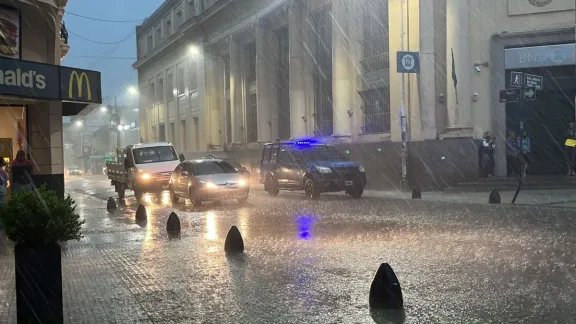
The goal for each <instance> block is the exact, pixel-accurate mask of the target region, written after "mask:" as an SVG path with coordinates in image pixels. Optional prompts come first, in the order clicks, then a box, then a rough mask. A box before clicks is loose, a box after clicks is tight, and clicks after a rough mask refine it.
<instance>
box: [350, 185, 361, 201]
mask: <svg viewBox="0 0 576 324" xmlns="http://www.w3.org/2000/svg"><path fill="white" fill-rule="evenodd" d="M346 193H347V194H349V195H350V197H352V198H356V199H358V198H360V197H362V194H363V193H364V188H361V187H353V188H350V189H346Z"/></svg>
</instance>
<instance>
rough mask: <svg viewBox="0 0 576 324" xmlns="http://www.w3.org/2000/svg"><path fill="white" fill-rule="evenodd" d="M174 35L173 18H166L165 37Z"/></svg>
mask: <svg viewBox="0 0 576 324" xmlns="http://www.w3.org/2000/svg"><path fill="white" fill-rule="evenodd" d="M170 35H172V19H170V18H169V17H167V18H166V19H165V20H164V39H168V38H169V37H170Z"/></svg>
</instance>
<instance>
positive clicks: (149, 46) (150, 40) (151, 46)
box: [146, 33, 154, 54]
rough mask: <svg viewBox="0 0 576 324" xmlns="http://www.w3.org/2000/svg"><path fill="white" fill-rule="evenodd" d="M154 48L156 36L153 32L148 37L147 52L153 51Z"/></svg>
mask: <svg viewBox="0 0 576 324" xmlns="http://www.w3.org/2000/svg"><path fill="white" fill-rule="evenodd" d="M153 49H154V37H153V35H152V33H149V34H148V38H146V54H148V53H150V52H152V50H153Z"/></svg>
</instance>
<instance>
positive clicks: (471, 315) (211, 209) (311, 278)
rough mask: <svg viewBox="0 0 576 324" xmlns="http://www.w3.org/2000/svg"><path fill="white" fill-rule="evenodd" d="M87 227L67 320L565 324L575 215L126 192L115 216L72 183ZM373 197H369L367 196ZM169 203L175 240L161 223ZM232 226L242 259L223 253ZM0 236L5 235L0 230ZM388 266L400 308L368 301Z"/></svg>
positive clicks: (0, 295)
mask: <svg viewBox="0 0 576 324" xmlns="http://www.w3.org/2000/svg"><path fill="white" fill-rule="evenodd" d="M67 185H68V191H69V192H70V193H71V194H72V196H73V198H74V199H76V201H77V203H78V207H79V211H80V214H81V216H82V217H84V218H85V219H86V225H85V230H84V235H85V237H84V238H83V239H82V240H80V241H78V242H69V243H68V244H67V245H66V246H65V247H64V249H63V261H62V262H63V279H64V307H65V317H66V322H67V323H404V322H405V323H545V322H546V323H573V319H574V318H576V295H575V294H574V291H575V289H576V280H575V279H574V278H575V274H576V257H575V254H576V239H575V238H576V236H575V234H576V222H575V221H574V216H573V215H572V211H571V210H568V209H566V210H565V209H555V208H547V207H540V208H536V207H531V208H527V207H522V206H489V205H480V204H461V203H454V202H445V201H426V200H424V201H410V200H401V199H385V198H377V197H367V198H365V199H359V200H354V199H351V198H349V197H346V196H344V195H340V196H337V195H329V196H325V197H322V199H321V200H320V201H317V202H311V201H308V200H306V199H305V198H304V197H303V196H302V195H300V194H299V193H281V194H280V196H278V197H276V198H270V197H268V196H266V195H265V194H263V193H262V192H260V191H256V192H254V193H253V194H252V195H251V197H250V200H249V202H248V203H247V204H245V205H242V206H239V205H237V204H235V203H228V202H222V203H221V204H215V205H214V204H205V205H204V206H202V207H200V208H197V209H192V208H191V207H190V206H189V205H187V204H176V205H171V204H168V203H167V202H164V203H161V204H155V203H147V210H148V221H147V223H146V224H137V223H136V222H135V221H134V210H135V207H136V206H135V202H134V200H133V198H129V199H128V200H127V206H126V207H125V208H121V209H120V210H119V211H118V212H117V213H115V214H108V213H107V212H106V210H105V200H104V199H103V198H107V197H108V196H109V195H110V194H111V193H110V191H109V187H108V184H107V183H106V181H103V180H93V179H76V180H70V181H69V182H68V183H67ZM369 196H370V195H369ZM173 210H174V211H176V213H177V214H178V215H179V216H180V220H181V222H182V235H181V238H180V239H176V240H170V239H169V238H168V237H167V235H166V233H165V226H166V225H165V224H166V219H167V217H168V215H169V213H170V212H171V211H173ZM232 225H237V226H238V228H239V229H240V231H241V232H242V235H243V237H244V240H245V245H246V251H245V253H244V254H243V255H237V256H227V255H226V254H225V253H224V252H223V245H224V238H225V236H226V233H227V231H228V229H229V228H230V226H232ZM0 241H1V242H4V241H5V240H4V239H2V240H0ZM381 262H389V263H390V264H391V265H392V266H393V267H394V269H395V271H396V273H397V275H398V277H399V279H400V282H401V284H402V288H403V292H404V299H405V310H404V312H403V313H389V312H388V313H382V312H374V311H371V310H370V309H369V307H368V291H369V288H370V283H371V280H372V277H373V275H374V273H375V271H376V269H377V268H378V266H379V264H380V263H381ZM15 307H16V306H15V293H14V263H13V255H12V246H11V245H10V244H9V243H2V244H0V323H14V322H15V310H16V308H15Z"/></svg>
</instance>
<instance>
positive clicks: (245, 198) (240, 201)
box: [236, 196, 248, 204]
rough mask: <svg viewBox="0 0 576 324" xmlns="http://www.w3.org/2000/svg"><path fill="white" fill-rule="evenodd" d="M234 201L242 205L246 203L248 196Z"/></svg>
mask: <svg viewBox="0 0 576 324" xmlns="http://www.w3.org/2000/svg"><path fill="white" fill-rule="evenodd" d="M236 201H238V203H239V204H244V203H245V202H247V201H248V196H245V197H240V198H237V199H236Z"/></svg>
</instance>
